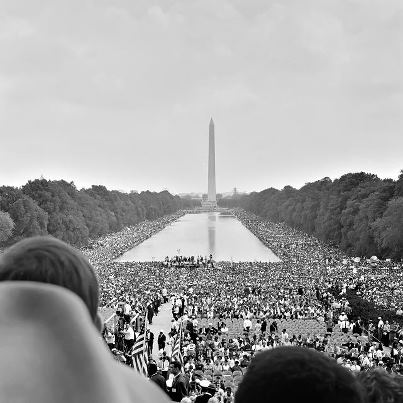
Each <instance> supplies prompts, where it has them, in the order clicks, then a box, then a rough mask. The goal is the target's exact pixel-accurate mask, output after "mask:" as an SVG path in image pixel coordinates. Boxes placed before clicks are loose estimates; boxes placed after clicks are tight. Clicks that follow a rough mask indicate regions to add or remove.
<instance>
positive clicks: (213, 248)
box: [207, 226, 216, 256]
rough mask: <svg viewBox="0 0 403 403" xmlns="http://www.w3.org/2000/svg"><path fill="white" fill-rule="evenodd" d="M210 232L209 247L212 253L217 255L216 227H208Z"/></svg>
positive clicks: (208, 232)
mask: <svg viewBox="0 0 403 403" xmlns="http://www.w3.org/2000/svg"><path fill="white" fill-rule="evenodd" d="M207 234H208V248H209V251H210V254H212V255H213V256H215V255H216V245H215V227H210V226H209V227H208V230H207Z"/></svg>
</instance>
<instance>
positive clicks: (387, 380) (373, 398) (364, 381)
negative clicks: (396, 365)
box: [358, 369, 403, 403]
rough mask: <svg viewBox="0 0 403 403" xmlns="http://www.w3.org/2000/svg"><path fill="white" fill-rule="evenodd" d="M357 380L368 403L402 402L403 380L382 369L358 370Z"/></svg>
mask: <svg viewBox="0 0 403 403" xmlns="http://www.w3.org/2000/svg"><path fill="white" fill-rule="evenodd" d="M358 381H359V382H360V383H361V385H362V386H363V389H364V394H365V401H366V402H368V403H398V402H403V382H402V381H401V380H400V379H399V378H398V376H393V375H390V374H388V373H387V372H386V371H385V370H384V369H374V370H372V371H363V372H360V373H359V374H358Z"/></svg>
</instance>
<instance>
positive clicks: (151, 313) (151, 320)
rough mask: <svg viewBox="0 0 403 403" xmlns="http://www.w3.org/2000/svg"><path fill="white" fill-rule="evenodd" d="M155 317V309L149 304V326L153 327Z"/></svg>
mask: <svg viewBox="0 0 403 403" xmlns="http://www.w3.org/2000/svg"><path fill="white" fill-rule="evenodd" d="M153 317H154V308H153V306H152V304H151V303H150V302H149V303H148V305H147V319H148V324H150V325H152V323H153Z"/></svg>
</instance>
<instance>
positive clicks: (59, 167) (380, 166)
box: [0, 0, 403, 193]
mask: <svg viewBox="0 0 403 403" xmlns="http://www.w3.org/2000/svg"><path fill="white" fill-rule="evenodd" d="M402 21H403V11H402V1H401V0H304V1H301V0H281V1H280V0H279V1H271V0H247V1H246V0H195V1H193V0H156V1H152V0H65V1H58V0H0V137H1V139H0V140H1V141H0V185H14V186H20V185H22V184H24V183H25V182H26V181H27V180H28V179H33V178H38V177H40V176H41V175H43V176H44V177H45V178H47V179H65V180H67V181H74V182H75V183H76V185H77V187H79V188H81V187H88V186H90V185H92V184H103V185H106V186H107V187H108V188H110V189H121V190H125V191H129V190H132V189H136V190H139V191H140V190H145V189H150V190H157V191H159V190H162V189H164V188H167V189H168V190H169V191H171V192H173V193H178V192H190V191H206V190H207V152H208V125H209V120H210V117H211V116H212V117H213V119H214V121H215V128H216V170H217V191H218V192H226V191H229V190H231V189H232V188H233V187H235V186H236V187H237V188H238V189H240V190H246V191H251V190H262V189H264V188H267V187H270V186H274V187H277V188H282V187H284V186H285V185H288V184H289V185H292V186H295V187H300V186H302V185H303V184H304V183H306V182H310V181H314V180H317V179H320V178H323V177H325V176H329V177H331V178H332V179H333V178H335V177H338V176H340V175H342V174H343V173H347V172H357V171H366V172H371V173H375V174H377V175H378V176H380V177H391V178H394V179H396V178H397V176H398V174H399V171H400V169H403V156H402V151H403V131H402V128H403V125H402V107H403V95H402V94H403V73H402V72H403V63H402V55H403V53H402V43H403V34H402V33H403V22H402Z"/></svg>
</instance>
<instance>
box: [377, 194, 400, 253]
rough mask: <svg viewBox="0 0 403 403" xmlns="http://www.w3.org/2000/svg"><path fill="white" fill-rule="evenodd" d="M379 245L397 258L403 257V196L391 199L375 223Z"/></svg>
mask: <svg viewBox="0 0 403 403" xmlns="http://www.w3.org/2000/svg"><path fill="white" fill-rule="evenodd" d="M373 227H374V230H375V232H376V233H377V242H378V244H379V246H380V247H381V248H383V249H385V250H386V251H387V253H388V254H389V253H390V254H391V255H392V256H393V257H395V258H400V259H402V258H403V197H398V198H396V199H392V200H390V201H389V203H388V206H387V209H386V211H385V212H384V214H383V216H382V218H378V219H377V220H376V221H375V223H374V224H373Z"/></svg>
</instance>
